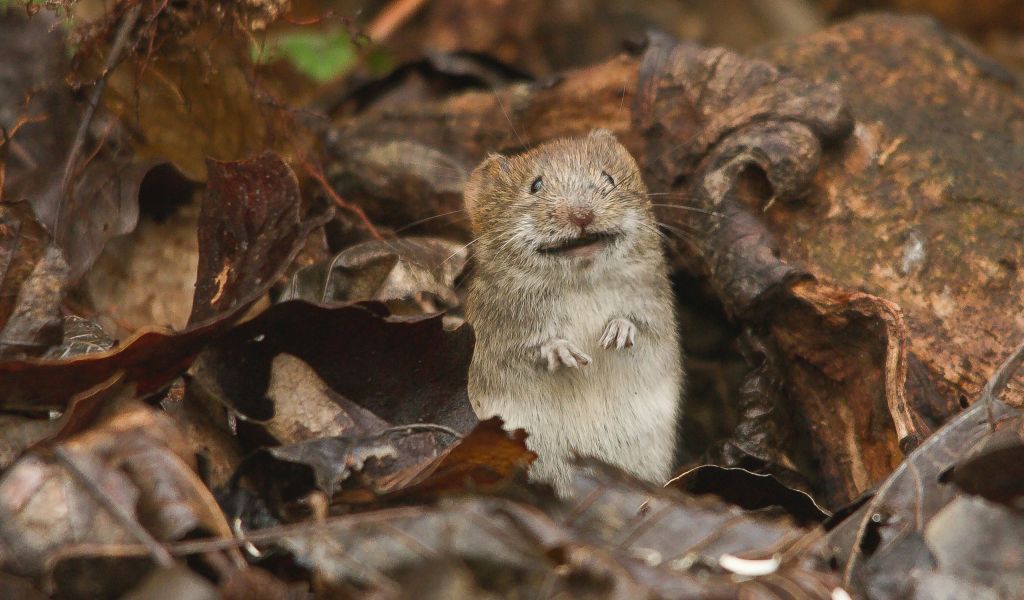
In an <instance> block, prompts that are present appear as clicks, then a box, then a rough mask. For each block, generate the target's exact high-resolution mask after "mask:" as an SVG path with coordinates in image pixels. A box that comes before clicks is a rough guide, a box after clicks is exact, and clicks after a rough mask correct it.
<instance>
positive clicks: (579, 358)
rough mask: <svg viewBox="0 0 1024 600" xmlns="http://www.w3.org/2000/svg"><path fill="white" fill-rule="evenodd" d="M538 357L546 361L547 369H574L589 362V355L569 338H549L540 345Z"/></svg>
mask: <svg viewBox="0 0 1024 600" xmlns="http://www.w3.org/2000/svg"><path fill="white" fill-rule="evenodd" d="M540 359H541V361H542V362H545V363H547V365H548V371H554V370H556V369H558V367H568V368H570V369H576V368H579V367H584V366H586V365H589V364H590V357H589V356H587V353H586V352H584V351H582V350H580V349H579V347H578V346H576V344H573V343H572V342H570V341H569V340H565V339H561V338H559V339H557V340H551V341H550V342H548V343H546V344H544V345H543V346H541V347H540Z"/></svg>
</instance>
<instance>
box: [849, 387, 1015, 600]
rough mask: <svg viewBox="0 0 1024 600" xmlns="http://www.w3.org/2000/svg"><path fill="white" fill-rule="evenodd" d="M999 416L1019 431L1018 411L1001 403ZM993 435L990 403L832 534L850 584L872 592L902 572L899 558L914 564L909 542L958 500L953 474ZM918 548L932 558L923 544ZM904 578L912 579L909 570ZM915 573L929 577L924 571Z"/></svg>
mask: <svg viewBox="0 0 1024 600" xmlns="http://www.w3.org/2000/svg"><path fill="white" fill-rule="evenodd" d="M993 411H994V415H995V418H996V419H1007V418H1011V420H1010V421H1008V422H1007V423H1004V424H1003V425H1004V426H1006V427H1008V428H1010V429H1016V428H1017V427H1018V426H1019V422H1020V417H1019V413H1018V411H1017V410H1015V409H1013V408H1010V407H1009V406H1007V405H1005V404H1003V403H1001V402H998V401H995V402H994V404H993ZM990 436H992V427H991V425H990V424H989V421H988V419H987V418H986V414H985V406H984V403H980V402H979V403H976V404H974V405H973V406H972V407H971V408H969V409H968V410H966V411H964V412H962V413H961V414H960V415H958V416H957V417H956V418H954V419H953V420H952V421H950V422H949V423H947V424H946V425H945V426H944V427H943V428H942V429H940V430H939V431H937V432H936V433H934V434H933V435H932V436H931V437H929V438H928V439H927V440H925V442H924V443H922V444H921V445H920V446H918V448H917V449H916V450H914V451H913V452H912V453H911V454H910V455H909V456H908V457H907V458H906V460H905V461H904V462H903V464H901V465H900V466H899V467H898V468H897V469H896V470H895V471H894V472H893V474H892V475H891V476H889V478H888V479H886V481H885V482H883V483H882V484H881V485H880V486H879V488H878V490H877V492H876V493H875V495H874V497H872V498H871V499H870V500H869V501H868V502H866V503H865V504H863V505H862V506H861V507H860V508H859V509H857V511H856V512H854V513H853V514H852V515H850V516H849V517H847V519H846V520H845V521H843V522H842V523H840V524H839V525H838V526H837V527H836V528H834V529H833V530H832V531H831V532H829V540H830V546H831V547H832V548H833V550H834V551H835V553H836V557H837V560H838V562H839V564H840V565H841V568H842V571H843V577H844V580H845V581H846V582H849V583H852V584H856V585H859V586H862V587H868V588H869V587H870V586H871V585H872V581H873V579H872V577H871V576H869V575H872V576H874V577H885V576H890V577H891V573H893V571H892V569H894V568H896V569H898V567H896V565H898V564H900V563H898V562H895V563H894V562H892V561H893V560H895V558H894V557H897V556H902V557H903V559H901V560H913V558H912V557H908V556H907V555H906V551H907V548H908V546H907V545H906V544H904V543H903V540H904V538H906V537H907V536H915V535H916V536H921V535H923V534H924V532H925V529H926V528H927V527H929V525H928V524H929V523H930V522H931V521H932V520H933V519H934V518H935V515H936V514H938V513H939V511H941V510H942V509H943V507H945V506H947V505H948V504H949V503H950V502H951V501H952V500H953V499H954V498H955V497H956V496H957V493H958V492H957V488H956V486H954V485H953V484H952V483H950V482H948V481H947V477H948V472H949V470H950V469H951V468H952V467H953V466H954V464H955V463H956V461H957V459H958V457H960V456H961V455H962V454H963V453H964V452H965V449H968V448H970V447H972V446H975V445H976V444H978V443H979V442H982V441H983V440H985V439H987V438H989V437H990ZM912 547H914V548H916V549H917V551H920V552H925V553H929V550H928V548H927V547H926V546H924V545H922V544H915V545H913V546H912ZM868 563H870V566H869V565H868ZM865 571H870V573H866V572H865ZM899 573H900V574H901V575H900V577H903V578H905V577H906V574H907V572H906V571H899ZM914 573H920V574H921V575H922V576H924V575H926V574H927V572H925V571H920V570H918V571H915V572H914ZM915 581H916V579H915Z"/></svg>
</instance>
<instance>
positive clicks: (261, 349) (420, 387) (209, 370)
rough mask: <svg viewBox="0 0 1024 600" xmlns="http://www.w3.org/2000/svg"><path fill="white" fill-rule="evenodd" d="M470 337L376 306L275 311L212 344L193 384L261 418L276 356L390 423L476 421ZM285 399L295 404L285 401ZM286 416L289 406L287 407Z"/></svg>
mask: <svg viewBox="0 0 1024 600" xmlns="http://www.w3.org/2000/svg"><path fill="white" fill-rule="evenodd" d="M472 345H473V334H472V331H470V329H469V328H468V327H460V328H458V329H455V330H454V331H450V332H449V331H445V330H444V328H443V326H442V318H441V316H440V315H435V316H431V317H397V316H389V315H387V312H386V310H385V309H384V308H383V306H382V305H380V304H375V303H370V304H352V305H347V306H339V307H333V308H330V307H325V306H318V305H314V304H307V303H305V302H301V301H290V302H284V303H281V304H276V305H274V306H272V307H270V308H269V309H267V310H266V311H264V312H263V313H261V314H260V315H259V316H257V317H256V318H254V319H252V320H250V321H247V322H245V323H243V324H241V325H239V326H238V327H236V328H235V329H233V330H232V331H230V332H229V333H228V334H227V335H225V336H223V337H222V338H221V339H220V340H218V341H217V342H216V343H215V344H213V345H212V346H210V347H209V348H208V349H207V350H206V351H205V352H204V354H203V357H202V358H201V359H200V360H199V362H198V363H197V365H196V370H195V381H196V383H197V384H198V385H200V386H201V387H202V388H204V391H205V393H207V394H209V395H211V396H212V397H214V398H216V399H218V400H220V401H221V402H224V403H225V404H226V405H227V406H228V407H229V408H231V409H232V410H234V411H237V412H238V413H239V414H241V415H243V416H244V417H245V418H247V419H255V420H258V421H261V420H267V419H270V418H271V417H272V416H273V415H274V414H275V407H274V405H273V403H272V402H271V401H270V400H269V399H268V398H267V397H266V394H267V389H268V384H269V383H270V376H271V364H272V361H273V360H274V358H275V357H276V356H278V355H279V354H282V353H286V354H291V355H293V356H295V357H297V358H299V359H301V360H302V361H303V362H305V363H306V364H308V365H309V366H310V367H312V368H313V370H314V371H315V372H316V374H317V376H319V377H320V378H321V379H322V380H323V381H324V382H325V383H326V384H327V386H328V387H330V389H331V390H333V392H334V393H336V394H339V395H341V396H342V397H344V398H345V399H347V400H348V401H350V402H353V403H355V404H357V405H359V406H360V407H362V408H363V409H365V410H368V411H369V412H371V413H373V414H374V415H376V416H377V417H378V418H380V419H382V420H384V421H386V422H388V423H391V424H392V425H396V426H397V425H408V424H413V423H436V424H438V425H444V426H447V427H450V428H452V429H454V430H456V431H459V432H467V431H469V430H470V429H471V428H472V427H473V426H474V425H475V424H476V416H475V415H474V413H473V411H472V408H470V406H469V400H468V398H467V396H466V381H467V377H468V370H469V360H470V358H471V356H472ZM289 401H291V402H297V401H298V398H294V397H292V399H291V400H289ZM288 410H290V409H288Z"/></svg>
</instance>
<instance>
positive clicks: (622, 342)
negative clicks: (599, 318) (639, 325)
mask: <svg viewBox="0 0 1024 600" xmlns="http://www.w3.org/2000/svg"><path fill="white" fill-rule="evenodd" d="M600 343H601V345H602V346H603V347H605V348H611V347H612V346H613V345H614V346H615V349H616V350H622V349H623V348H632V347H633V344H635V343H636V325H634V324H633V322H632V321H630V320H629V319H612V320H611V321H609V322H608V326H607V327H605V329H604V334H603V335H602V336H601V342H600Z"/></svg>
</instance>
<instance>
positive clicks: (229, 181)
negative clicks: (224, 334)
mask: <svg viewBox="0 0 1024 600" xmlns="http://www.w3.org/2000/svg"><path fill="white" fill-rule="evenodd" d="M207 170H208V171H209V179H208V180H207V185H206V195H205V197H204V199H203V207H202V211H201V212H200V214H199V275H198V279H197V281H196V293H195V297H194V298H193V300H192V315H191V317H190V318H189V323H200V322H204V321H207V320H209V319H210V318H211V317H213V316H216V315H219V314H224V313H226V312H229V311H231V310H233V309H235V308H236V307H237V306H238V305H239V304H240V303H242V302H245V301H251V300H249V299H250V298H251V297H252V296H253V292H254V291H255V290H262V289H266V287H267V285H269V283H273V281H274V279H275V278H276V276H278V274H279V271H280V266H281V265H282V264H283V265H287V264H290V263H291V261H292V259H294V258H295V256H296V254H298V251H299V250H300V249H301V247H302V245H303V244H304V243H305V240H306V236H308V235H309V233H310V231H311V229H312V228H311V227H310V222H311V220H309V219H307V218H303V216H302V205H301V201H300V197H299V182H298V180H297V179H296V178H295V173H293V172H292V170H291V169H290V168H289V167H288V165H286V164H285V163H284V162H283V161H282V160H281V159H280V158H279V157H278V156H277V155H275V154H273V153H272V152H269V151H268V152H264V153H263V154H261V155H260V156H258V157H255V158H250V159H246V160H243V161H238V162H217V161H213V160H210V161H208V162H207ZM312 221H313V222H316V219H312ZM318 224H319V223H318Z"/></svg>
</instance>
